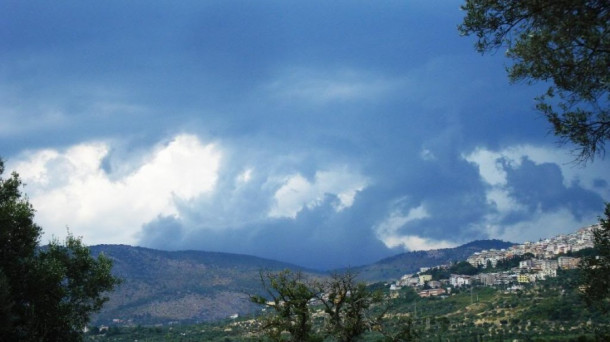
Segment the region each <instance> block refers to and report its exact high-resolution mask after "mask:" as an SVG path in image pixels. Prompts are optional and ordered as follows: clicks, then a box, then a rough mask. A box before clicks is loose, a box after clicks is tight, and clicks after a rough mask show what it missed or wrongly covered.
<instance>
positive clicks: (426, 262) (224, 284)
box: [90, 240, 512, 325]
mask: <svg viewBox="0 0 610 342" xmlns="http://www.w3.org/2000/svg"><path fill="white" fill-rule="evenodd" d="M511 245H512V243H509V242H504V241H499V240H481V241H474V242H471V243H468V244H465V245H462V246H460V247H456V248H446V249H438V250H429V251H416V252H407V253H402V254H398V255H396V256H393V257H390V258H386V259H382V260H380V261H378V262H376V263H374V264H371V265H367V266H362V267H358V268H353V269H352V270H353V271H355V272H358V273H359V279H360V280H363V281H371V282H372V281H388V280H392V279H397V278H399V277H400V276H402V275H404V274H405V273H412V272H415V271H418V270H419V268H420V267H430V266H436V265H441V264H446V263H449V262H451V261H461V260H465V259H466V258H468V257H469V256H470V255H472V254H473V253H475V252H478V251H481V250H484V249H491V248H495V249H501V248H506V247H508V246H511ZM90 249H91V253H92V254H93V255H94V256H97V255H99V254H100V253H104V255H106V256H107V257H109V258H110V259H112V260H113V262H114V267H113V270H112V272H113V274H115V275H116V276H119V277H120V278H122V279H123V283H122V284H121V285H120V286H119V287H118V288H117V289H116V290H115V291H114V292H112V293H110V295H109V296H110V301H109V302H107V303H106V304H105V305H104V307H103V309H102V311H101V312H100V313H99V314H97V315H96V316H95V317H93V321H92V323H93V324H96V325H100V324H105V325H108V324H112V323H117V324H121V325H123V324H136V325H137V324H142V325H149V324H157V323H165V324H167V323H169V322H180V323H193V322H209V321H217V320H221V319H225V318H227V317H229V316H231V315H233V314H239V315H244V314H248V313H252V312H254V311H256V310H259V309H260V307H258V306H256V305H253V304H252V303H250V301H249V295H251V294H260V293H261V291H262V287H261V281H260V273H259V272H260V271H272V272H273V271H280V270H284V269H291V270H294V271H296V270H299V271H302V272H304V273H306V274H307V275H309V276H312V277H325V276H327V274H326V273H323V272H318V271H314V270H309V269H305V268H303V267H300V266H297V265H293V264H288V263H283V262H279V261H274V260H269V259H263V258H258V257H254V256H248V255H240V254H230V253H216V252H203V251H176V252H170V251H161V250H154V249H149V248H142V247H132V246H126V245H98V246H91V247H90ZM338 271H340V270H338Z"/></svg>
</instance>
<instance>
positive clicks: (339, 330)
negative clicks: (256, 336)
mask: <svg viewBox="0 0 610 342" xmlns="http://www.w3.org/2000/svg"><path fill="white" fill-rule="evenodd" d="M261 282H262V284H263V287H264V288H265V290H266V295H265V296H260V295H256V296H251V300H252V301H253V302H255V303H257V304H259V305H264V306H266V307H267V308H268V309H271V312H270V313H269V314H267V315H263V316H262V318H261V328H262V330H263V332H264V334H265V336H266V337H267V338H268V339H270V340H273V341H283V340H285V339H286V338H287V339H289V340H290V341H321V340H322V339H323V337H324V336H325V337H328V338H332V339H333V340H336V341H342V342H347V341H353V340H354V339H356V338H357V337H359V336H361V335H363V334H364V333H365V332H367V331H370V330H372V329H374V328H378V327H380V324H379V322H380V320H381V317H382V316H383V315H384V313H385V311H384V310H383V309H381V310H377V312H373V309H374V305H375V304H377V303H380V302H381V301H382V300H383V290H382V289H381V288H379V284H374V287H375V288H377V290H375V291H372V290H371V288H369V287H367V285H366V284H365V283H362V282H357V281H356V274H355V273H352V272H349V271H348V272H346V273H341V274H339V273H335V274H333V275H332V277H331V278H330V279H329V280H326V281H322V280H308V279H305V278H304V277H303V276H302V274H301V273H293V272H292V271H289V270H285V271H282V272H279V273H275V274H274V273H266V274H263V273H261ZM314 312H316V313H317V314H322V316H323V322H319V324H318V328H317V329H316V331H314V329H313V324H314V321H313V320H312V315H313V313H314Z"/></svg>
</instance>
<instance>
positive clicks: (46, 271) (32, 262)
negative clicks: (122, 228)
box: [0, 159, 120, 341]
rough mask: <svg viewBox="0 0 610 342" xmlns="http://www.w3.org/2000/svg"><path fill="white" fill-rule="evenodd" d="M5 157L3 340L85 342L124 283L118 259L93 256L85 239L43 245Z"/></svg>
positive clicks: (0, 222)
mask: <svg viewBox="0 0 610 342" xmlns="http://www.w3.org/2000/svg"><path fill="white" fill-rule="evenodd" d="M3 173H4V163H3V162H2V160H1V159H0V319H1V320H2V321H1V322H0V340H2V341H80V340H82V331H83V328H84V327H85V326H86V324H87V323H88V322H89V318H90V314H91V313H93V312H96V311H98V310H99V309H100V308H101V307H102V305H103V303H104V302H106V301H107V300H108V297H107V296H105V295H104V294H105V293H106V292H107V291H111V290H112V289H113V288H114V287H115V286H116V285H118V284H119V282H120V280H119V279H118V278H116V277H114V276H112V274H111V272H110V271H111V267H112V261H111V260H110V259H108V258H106V257H105V256H103V255H100V256H99V257H98V258H93V257H92V256H91V255H90V252H89V249H88V248H87V247H85V246H84V245H83V244H82V242H81V240H80V239H78V238H75V237H73V236H72V235H69V236H68V237H67V238H66V240H65V242H64V243H63V244H62V243H60V242H58V241H52V242H51V243H50V244H49V245H48V246H42V247H41V246H39V239H40V235H41V233H42V229H41V228H40V227H39V226H38V225H36V224H35V223H34V208H33V207H32V205H31V204H30V203H29V202H28V200H27V198H25V197H24V196H23V195H22V193H21V186H22V183H21V180H20V179H19V176H18V174H17V173H13V174H12V175H11V176H10V177H9V178H7V179H3V178H2V174H3Z"/></svg>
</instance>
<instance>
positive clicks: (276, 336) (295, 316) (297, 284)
mask: <svg viewBox="0 0 610 342" xmlns="http://www.w3.org/2000/svg"><path fill="white" fill-rule="evenodd" d="M260 278H261V282H262V284H263V287H264V288H265V290H266V292H267V297H269V298H266V297H263V296H260V295H255V296H252V297H251V300H252V301H253V302H254V303H256V304H259V305H265V306H267V307H268V308H270V309H272V310H273V311H274V312H273V313H272V314H270V315H267V316H264V317H263V320H262V329H263V331H264V332H265V334H266V335H267V336H268V337H269V338H270V339H271V340H273V341H282V340H283V337H282V333H283V332H284V331H286V332H288V333H289V334H290V338H291V340H293V341H309V340H310V339H311V338H312V337H313V336H312V331H311V328H312V323H311V312H310V309H309V302H310V300H311V299H313V298H314V296H315V293H314V290H313V284H310V283H308V281H307V280H306V279H305V278H304V277H303V274H302V273H301V272H296V273H293V272H292V271H290V270H284V271H282V272H279V273H277V274H273V273H266V274H263V272H261V273H260ZM269 300H270V302H269Z"/></svg>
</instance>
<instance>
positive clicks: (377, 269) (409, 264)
mask: <svg viewBox="0 0 610 342" xmlns="http://www.w3.org/2000/svg"><path fill="white" fill-rule="evenodd" d="M512 245H514V243H511V242H505V241H501V240H477V241H473V242H469V243H467V244H465V245H462V246H459V247H455V248H443V249H434V250H428V251H413V252H406V253H401V254H398V255H395V256H392V257H389V258H385V259H382V260H380V261H378V262H376V263H374V264H371V265H366V266H362V267H358V268H356V269H355V270H356V271H357V272H358V273H359V276H360V279H362V280H366V281H388V280H394V279H398V278H400V277H401V276H403V275H405V274H407V273H414V272H417V271H419V269H420V267H431V266H438V265H443V264H447V263H450V262H453V261H463V260H466V259H467V258H468V257H469V256H471V255H472V254H474V253H475V252H479V251H482V250H484V249H492V248H495V249H502V248H508V247H510V246H512Z"/></svg>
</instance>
